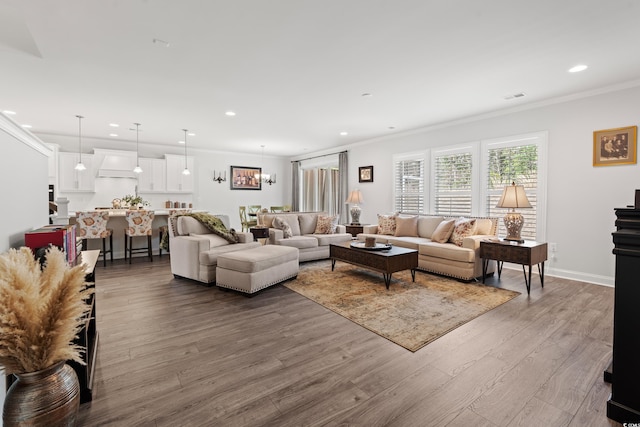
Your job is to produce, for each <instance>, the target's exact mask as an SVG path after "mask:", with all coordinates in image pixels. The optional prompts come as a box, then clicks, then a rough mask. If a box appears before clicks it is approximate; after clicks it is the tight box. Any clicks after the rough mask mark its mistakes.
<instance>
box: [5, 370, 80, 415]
mask: <svg viewBox="0 0 640 427" xmlns="http://www.w3.org/2000/svg"><path fill="white" fill-rule="evenodd" d="M15 376H16V378H17V381H15V382H14V383H13V384H12V385H11V387H10V388H9V390H8V391H7V395H6V397H5V401H4V409H3V411H2V422H3V425H4V427H13V426H35V427H37V426H53V425H55V426H75V425H76V423H77V418H78V409H79V408H80V384H79V383H78V377H77V375H76V373H75V371H74V370H73V368H71V366H69V365H67V364H65V362H64V361H62V362H59V363H56V364H55V365H52V366H50V367H48V368H45V369H43V370H41V371H36V372H29V373H23V374H15Z"/></svg>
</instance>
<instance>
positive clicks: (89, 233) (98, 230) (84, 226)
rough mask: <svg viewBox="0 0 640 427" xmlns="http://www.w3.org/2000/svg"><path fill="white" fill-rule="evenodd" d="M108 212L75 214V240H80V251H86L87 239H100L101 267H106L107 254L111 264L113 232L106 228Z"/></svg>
mask: <svg viewBox="0 0 640 427" xmlns="http://www.w3.org/2000/svg"><path fill="white" fill-rule="evenodd" d="M107 221H109V211H106V210H102V211H85V212H76V225H77V227H78V230H77V231H78V233H77V236H76V237H77V238H80V239H81V240H82V250H83V251H86V250H87V240H88V239H102V250H101V251H100V255H102V265H103V266H104V267H106V266H107V254H109V255H110V258H111V262H113V230H112V229H110V228H107ZM107 237H108V238H109V250H107Z"/></svg>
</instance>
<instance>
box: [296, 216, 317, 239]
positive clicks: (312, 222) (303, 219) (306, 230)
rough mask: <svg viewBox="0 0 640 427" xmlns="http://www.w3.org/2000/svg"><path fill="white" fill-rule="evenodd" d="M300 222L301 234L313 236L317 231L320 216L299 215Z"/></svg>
mask: <svg viewBox="0 0 640 427" xmlns="http://www.w3.org/2000/svg"><path fill="white" fill-rule="evenodd" d="M298 222H299V223H300V234H302V235H305V234H313V233H314V232H315V231H316V225H317V223H318V215H316V214H300V215H298Z"/></svg>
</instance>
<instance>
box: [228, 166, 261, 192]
mask: <svg viewBox="0 0 640 427" xmlns="http://www.w3.org/2000/svg"><path fill="white" fill-rule="evenodd" d="M261 174H262V168H254V167H250V166H231V180H230V183H231V189H232V190H262V180H261V179H260V175H261Z"/></svg>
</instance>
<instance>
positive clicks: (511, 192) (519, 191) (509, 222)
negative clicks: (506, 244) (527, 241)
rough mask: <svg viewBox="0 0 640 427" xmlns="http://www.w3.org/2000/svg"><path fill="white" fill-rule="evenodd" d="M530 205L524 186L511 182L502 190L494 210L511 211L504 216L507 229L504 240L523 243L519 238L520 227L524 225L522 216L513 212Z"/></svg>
mask: <svg viewBox="0 0 640 427" xmlns="http://www.w3.org/2000/svg"><path fill="white" fill-rule="evenodd" d="M530 207H532V206H531V203H529V199H527V194H526V193H525V192H524V186H522V185H516V183H515V182H512V183H511V185H508V186H506V187H505V188H504V191H503V192H502V197H500V201H499V202H498V204H497V205H496V208H509V209H511V210H510V211H509V212H507V214H506V215H505V216H504V225H505V227H507V237H505V239H504V240H510V241H514V242H519V243H523V242H524V239H523V238H522V237H520V232H521V231H522V226H523V225H524V218H523V216H522V215H521V214H520V213H518V212H516V211H515V208H530Z"/></svg>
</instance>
